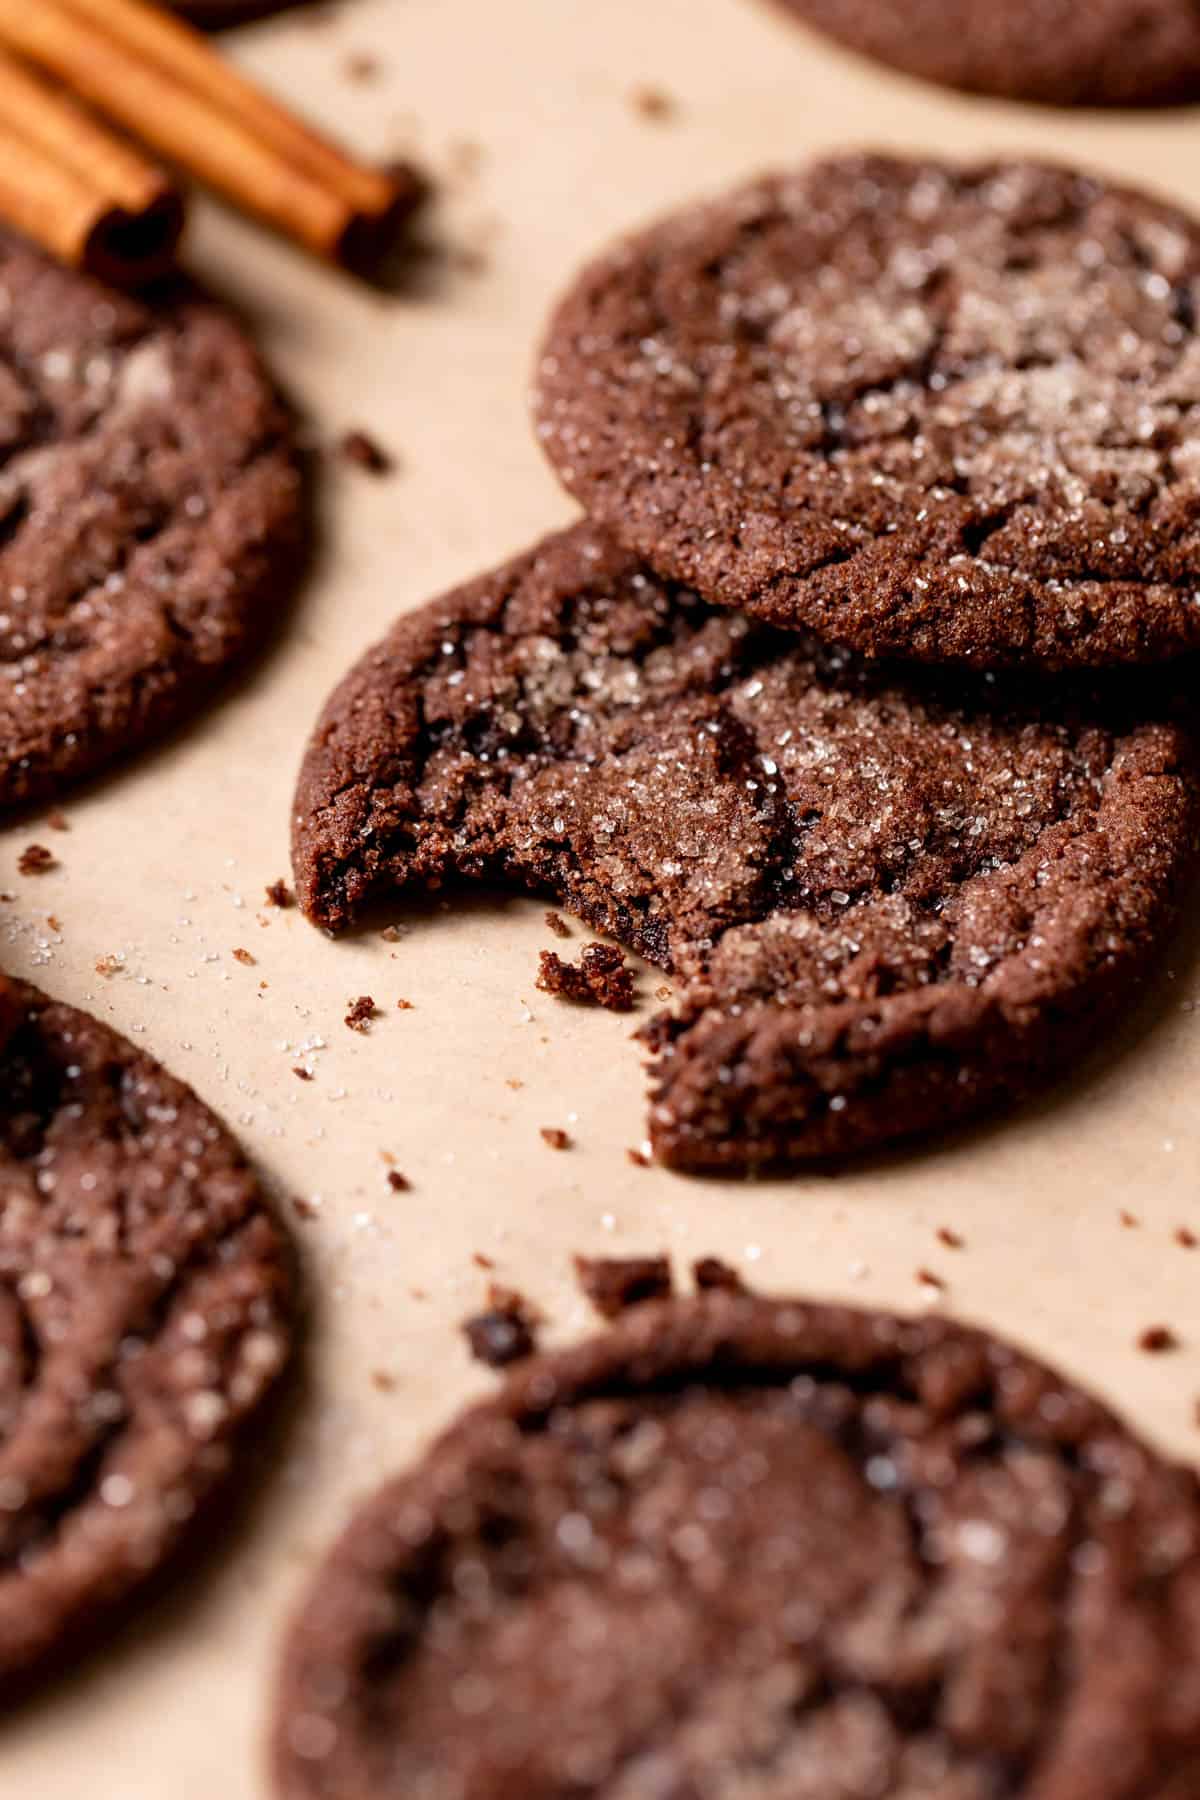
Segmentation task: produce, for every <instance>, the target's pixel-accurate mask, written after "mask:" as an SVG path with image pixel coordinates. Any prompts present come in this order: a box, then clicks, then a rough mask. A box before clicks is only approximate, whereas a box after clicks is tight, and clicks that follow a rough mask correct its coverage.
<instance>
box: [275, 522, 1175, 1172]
mask: <svg viewBox="0 0 1200 1800" xmlns="http://www.w3.org/2000/svg"><path fill="white" fill-rule="evenodd" d="M1098 685H1100V686H1103V684H1098ZM1115 685H1116V686H1119V687H1120V689H1121V690H1122V695H1123V698H1121V699H1119V700H1118V701H1116V702H1111V703H1110V702H1106V701H1105V700H1103V699H1102V698H1100V697H1094V696H1092V695H1091V694H1090V693H1083V692H1081V693H1080V694H1079V695H1077V696H1076V697H1075V698H1074V699H1071V698H1069V697H1067V696H1066V695H1065V693H1064V691H1063V688H1062V684H1059V686H1058V687H1057V688H1055V689H1054V690H1053V692H1052V693H1050V694H1047V695H1046V696H1044V697H1043V699H1041V700H1039V698H1038V693H1037V690H1036V688H1035V686H1034V685H1033V684H1032V683H1030V682H1029V681H1027V680H1026V681H1022V682H1020V683H1017V684H1015V689H1016V691H1013V692H1009V691H1007V690H1006V689H1005V688H1004V686H1003V684H1001V683H997V682H995V681H990V680H982V681H979V682H978V683H976V684H974V687H972V684H971V683H970V682H967V681H966V680H965V679H964V678H963V677H962V676H961V675H959V676H956V677H955V678H953V680H950V681H949V682H947V679H946V678H942V679H941V680H940V682H939V680H938V679H936V678H934V677H933V676H928V677H926V678H923V679H921V678H918V677H916V676H909V677H908V678H907V679H906V681H905V683H904V685H902V684H901V682H900V680H899V679H898V678H897V677H896V676H895V675H894V673H889V672H888V671H887V670H885V669H883V668H881V667H879V666H878V665H875V664H870V663H865V662H863V661H862V660H861V659H857V658H854V657H853V656H851V655H849V654H848V653H845V652H841V651H830V650H826V649H823V648H821V647H819V646H816V645H814V643H813V642H812V641H808V640H805V639H803V638H801V637H799V636H798V635H796V634H795V633H790V632H780V631H776V630H773V629H772V628H770V627H766V626H763V625H759V624H756V623H754V622H753V621H751V620H748V619H746V618H745V617H743V616H742V615H740V614H735V613H731V612H728V611H725V610H723V609H720V608H716V607H710V606H708V605H707V604H706V603H705V602H703V601H701V600H700V599H698V598H697V597H696V595H694V594H693V593H691V592H690V591H688V590H686V589H682V588H678V587H672V586H670V585H668V584H664V583H662V582H660V581H658V580H657V579H656V578H655V577H654V576H653V575H651V574H650V573H649V572H648V571H647V570H646V569H645V568H644V567H643V566H642V565H641V564H640V563H639V562H638V561H637V559H636V558H635V557H633V556H631V555H629V554H628V553H626V552H624V551H622V550H621V549H620V548H619V547H618V546H617V545H616V544H614V542H613V540H612V539H611V537H609V536H607V535H606V534H605V533H604V532H603V531H601V530H600V529H599V528H597V527H592V526H589V525H581V526H578V527H576V528H574V529H572V530H570V531H567V532H564V533H561V534H559V535H558V536H555V537H552V538H549V539H547V540H546V541H545V542H544V543H543V544H541V545H539V546H538V547H537V549H535V550H534V551H532V552H531V553H529V554H528V555H527V556H524V557H521V558H518V559H517V560H516V561H514V562H513V563H511V564H509V565H507V566H506V567H505V568H502V569H500V570H498V571H496V572H495V573H494V574H492V575H490V576H486V577H484V578H482V579H481V580H480V581H478V582H475V583H473V584H471V585H470V586H468V587H465V588H462V589H460V590H458V591H457V592H456V593H453V594H450V595H449V596H447V597H446V598H444V599H442V600H440V601H436V602H434V603H433V604H431V605H429V606H426V607H424V608H422V609H420V610H418V611H417V612H415V613H412V614H409V615H408V616H406V617H404V618H402V619H400V620H399V622H398V623H397V624H396V625H395V626H394V627H393V630H392V632H391V634H390V635H389V637H387V638H386V639H385V640H384V641H383V643H382V644H380V645H379V646H377V647H376V648H375V649H374V650H372V651H370V652H369V653H368V654H367V655H366V656H365V657H364V658H363V659H362V661H361V662H360V663H359V664H358V665H357V666H356V667H355V668H354V669H353V670H352V671H351V673H350V674H349V675H348V676H347V677H346V679H345V680H344V681H343V682H342V684H341V686H340V687H339V688H338V689H337V690H336V691H335V693H334V694H333V695H332V697H331V698H330V700H329V702H328V703H327V705H326V708H325V711H324V713H323V715H322V718H321V720H320V722H319V724H318V726H317V729H316V732H315V734H314V737H313V739H312V742H311V744H310V746H309V750H308V752H307V755H306V758H305V762H304V766H303V769H302V772H301V776H300V780H299V784H298V789H297V796H296V807H295V819H294V828H293V851H294V860H295V870H296V881H297V890H298V893H299V896H300V899H301V902H302V904H303V906H304V908H305V910H306V912H307V913H308V915H309V917H310V918H312V919H314V920H315V921H316V922H317V923H319V924H322V925H324V926H326V927H329V928H332V929H338V928H340V927H343V926H345V925H347V924H348V923H350V922H351V920H352V919H353V918H354V917H355V916H356V914H358V913H359V912H360V911H361V909H362V908H363V907H364V905H366V904H367V903H368V902H369V901H371V900H373V899H377V898H379V897H381V896H387V895H390V894H393V893H397V892H404V891H406V890H407V891H412V890H416V889H420V888H421V887H424V886H438V885H440V884H441V883H442V882H443V881H445V880H447V879H448V878H451V877H458V878H465V879H468V880H491V881H504V882H513V883H516V884H518V885H521V886H524V887H528V888H531V889H534V890H536V891H544V892H547V893H550V894H552V895H554V896H555V898H556V899H557V900H558V901H559V902H560V903H561V904H562V905H563V906H564V907H566V908H569V909H570V910H571V911H573V912H575V913H576V914H578V915H579V916H580V917H581V918H583V919H585V920H586V921H587V922H588V923H589V924H590V925H591V926H593V927H595V928H597V929H599V930H603V931H607V932H609V933H611V934H612V935H613V936H614V937H616V938H618V939H619V940H620V941H621V942H622V943H624V944H626V945H627V946H629V947H630V948H631V949H633V950H636V951H638V952H639V953H640V954H641V955H643V956H645V957H647V958H648V959H649V960H650V961H652V962H655V963H658V964H660V965H661V966H663V967H664V968H668V969H671V970H673V971H674V972H675V973H676V975H677V976H678V977H679V978H680V979H679V980H678V982H677V983H676V989H677V992H676V998H675V1001H674V1003H673V1007H672V1009H671V1010H670V1011H669V1012H664V1013H661V1014H659V1015H658V1016H657V1018H655V1019H654V1020H653V1021H652V1022H651V1024H650V1025H649V1027H648V1028H647V1036H648V1038H649V1041H650V1043H651V1045H652V1047H653V1049H654V1052H655V1059H654V1064H653V1069H652V1082H653V1106H652V1111H651V1136H652V1139H653V1142H654V1145H655V1148H656V1150H657V1153H658V1154H659V1156H660V1157H662V1158H663V1159H665V1160H666V1161H668V1162H670V1163H673V1164H675V1165H676V1166H679V1167H682V1168H692V1169H706V1168H708V1169H725V1170H739V1169H746V1168H752V1167H755V1166H759V1165H765V1164H770V1163H776V1162H787V1161H789V1160H791V1159H795V1158H804V1157H813V1156H822V1155H829V1154H839V1153H841V1152H844V1151H849V1150H856V1149H862V1148H864V1147H866V1146H867V1145H870V1144H875V1143H879V1142H883V1141H886V1140H888V1139H891V1138H896V1137H899V1136H904V1135H908V1134H911V1133H916V1132H921V1131H924V1130H927V1129H931V1128H937V1127H939V1126H945V1125H947V1124H949V1123H951V1122H953V1121H954V1120H957V1119H960V1118H963V1117H966V1116H969V1115H970V1114H972V1113H976V1112H979V1111H981V1110H983V1109H984V1108H986V1107H987V1106H990V1105H993V1104H995V1103H997V1102H999V1101H1001V1100H1003V1099H1005V1098H1007V1097H1010V1096H1015V1095H1019V1094H1022V1093H1025V1092H1028V1091H1029V1090H1030V1089H1032V1088H1037V1087H1039V1086H1041V1085H1043V1084H1044V1083H1045V1082H1046V1081H1048V1080H1049V1079H1050V1076H1051V1073H1052V1072H1053V1071H1055V1070H1056V1069H1057V1068H1058V1067H1059V1065H1061V1064H1062V1063H1063V1062H1065V1061H1067V1060H1069V1058H1070V1057H1071V1056H1072V1055H1074V1054H1076V1053H1077V1052H1078V1051H1079V1050H1080V1048H1081V1047H1082V1046H1083V1045H1084V1044H1085V1043H1086V1042H1088V1041H1089V1039H1091V1038H1092V1037H1094V1035H1095V1034H1096V1032H1097V1030H1098V1029H1100V1028H1101V1027H1102V1026H1104V1025H1107V1026H1108V1027H1109V1028H1111V1018H1110V1009H1111V1007H1112V1005H1113V1003H1114V1002H1115V1001H1116V1000H1117V999H1118V998H1119V997H1120V996H1121V995H1122V994H1123V992H1124V990H1125V989H1126V988H1127V987H1128V986H1129V985H1130V983H1131V982H1132V981H1133V980H1134V979H1135V978H1136V977H1137V975H1139V974H1140V973H1141V971H1142V970H1143V968H1144V967H1145V965H1146V964H1147V962H1148V961H1149V960H1150V958H1151V956H1152V954H1153V951H1154V949H1155V947H1156V946H1157V944H1158V942H1159V941H1160V939H1161V938H1162V936H1163V934H1164V932H1165V930H1166V928H1167V925H1168V923H1169V921H1170V918H1171V916H1172V910H1173V901H1174V899H1175V897H1176V894H1177V890H1178V887H1179V884H1180V880H1181V877H1182V875H1183V873H1184V871H1185V869H1186V867H1187V865H1188V863H1189V860H1190V858H1191V855H1192V852H1193V848H1194V839H1195V832H1196V809H1197V778H1196V772H1195V766H1194V749H1193V745H1192V742H1191V738H1190V735H1189V734H1188V732H1187V731H1186V730H1185V729H1184V727H1183V726H1182V725H1180V724H1177V723H1173V722H1171V721H1169V720H1166V719H1163V720H1160V721H1158V722H1155V719H1154V717H1153V714H1152V712H1151V711H1150V710H1149V707H1148V709H1147V713H1146V714H1145V716H1143V715H1142V714H1140V713H1139V711H1138V701H1137V698H1136V696H1135V694H1134V693H1133V692H1131V690H1133V689H1136V688H1138V687H1139V685H1140V687H1141V688H1143V689H1144V688H1146V687H1147V686H1149V687H1151V688H1153V687H1156V686H1157V685H1158V684H1157V683H1154V682H1152V681H1151V680H1150V679H1149V678H1143V679H1142V680H1141V682H1140V683H1139V682H1135V681H1134V680H1133V679H1132V678H1131V677H1128V676H1126V677H1124V678H1123V679H1122V680H1121V681H1120V683H1118V684H1115ZM1142 698H1143V699H1144V698H1145V696H1144V694H1143V695H1142Z"/></svg>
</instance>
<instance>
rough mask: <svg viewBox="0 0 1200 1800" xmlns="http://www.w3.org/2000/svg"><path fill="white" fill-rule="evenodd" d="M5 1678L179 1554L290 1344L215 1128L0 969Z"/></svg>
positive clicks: (155, 1071) (62, 1647)
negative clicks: (177, 1550) (179, 1545)
mask: <svg viewBox="0 0 1200 1800" xmlns="http://www.w3.org/2000/svg"><path fill="white" fill-rule="evenodd" d="M0 1093H2V1095H3V1100H2V1103H0V1683H4V1682H9V1681H11V1680H13V1679H14V1678H16V1677H18V1676H21V1677H25V1676H28V1675H29V1674H30V1672H31V1671H33V1670H35V1669H36V1670H37V1671H38V1672H39V1673H42V1672H45V1670H46V1669H47V1668H48V1667H49V1666H52V1665H53V1663H54V1662H55V1660H56V1658H58V1657H60V1656H67V1655H69V1654H70V1653H72V1651H73V1649H74V1647H75V1645H76V1643H77V1641H78V1639H79V1637H80V1635H81V1634H86V1633H87V1632H89V1631H90V1629H91V1628H92V1627H93V1626H94V1625H95V1624H96V1623H97V1621H98V1620H100V1619H101V1618H102V1617H103V1616H104V1615H105V1613H106V1612H107V1611H108V1609H109V1608H111V1607H113V1606H114V1605H115V1604H116V1603H118V1602H121V1601H123V1600H124V1599H125V1598H126V1596H127V1595H128V1594H129V1593H130V1591H131V1590H133V1589H134V1588H136V1587H137V1586H138V1585H139V1584H141V1583H142V1582H144V1581H145V1580H146V1579H147V1578H148V1577H149V1576H150V1575H151V1574H152V1573H154V1572H155V1571H156V1570H157V1569H158V1568H159V1567H160V1565H161V1564H162V1563H163V1562H164V1561H165V1560H166V1559H167V1558H168V1556H169V1555H170V1553H171V1552H172V1551H173V1550H174V1549H175V1547H176V1545H177V1543H178V1542H179V1540H180V1539H181V1538H182V1537H184V1536H185V1534H186V1533H187V1531H188V1530H189V1527H190V1523H191V1521H192V1519H193V1516H194V1515H195V1514H196V1513H197V1512H198V1510H199V1509H200V1507H201V1506H202V1503H203V1502H204V1501H205V1500H206V1499H207V1498H208V1497H209V1495H210V1494H211V1493H212V1492H213V1491H214V1490H215V1489H216V1487H217V1486H218V1484H219V1483H220V1482H222V1481H223V1480H224V1479H225V1478H226V1477H227V1476H228V1474H229V1472H230V1469H231V1465H232V1461H233V1454H234V1449H235V1444H236V1440H237V1435H238V1432H239V1430H240V1428H241V1427H242V1426H243V1425H244V1423H245V1421H246V1420H247V1418H248V1417H249V1415H250V1414H251V1413H253V1412H254V1411H255V1409H256V1408H257V1407H258V1406H259V1404H260V1402H261V1401H262V1399H263V1398H264V1396H265V1394H266V1392H267V1391H268V1389H269V1388H270V1387H271V1385H272V1383H273V1382H274V1380H275V1378H276V1376H277V1375H278V1373H279V1371H280V1369H281V1368H282V1367H283V1364H284V1362H285V1360H286V1355H287V1349H288V1341H289V1324H288V1320H289V1316H290V1311H291V1307H290V1287H291V1281H290V1275H289V1272H288V1259H287V1256H286V1253H285V1246H284V1242H283V1239H282V1236H281V1234H280V1232H279V1230H278V1228H277V1226H276V1225H275V1223H274V1221H273V1220H272V1219H271V1217H270V1216H269V1214H268V1212H267V1211H266V1208H265V1204H264V1202H263V1198H262V1195H261V1193H260V1190H259V1187H258V1184H257V1182H256V1181H255V1179H254V1177H253V1176H252V1174H251V1173H250V1171H249V1169H248V1168H247V1166H246V1163H245V1161H244V1159H243V1157H242V1155H241V1152H240V1151H239V1150H238V1148H237V1146H236V1145H235V1144H234V1142H233V1140H232V1139H231V1138H230V1136H229V1135H228V1133H227V1132H226V1131H225V1130H224V1128H223V1127H222V1126H221V1125H220V1124H219V1123H218V1121H217V1120H216V1119H215V1118H214V1116H213V1115H212V1113H210V1112H209V1110H208V1108H207V1107H206V1106H204V1105H203V1104H202V1102H201V1101H200V1100H198V1099H197V1097H196V1096H195V1095H194V1094H193V1093H192V1092H191V1091H190V1090H189V1089H188V1088H186V1087H184V1086H183V1084H182V1083H181V1082H178V1081H176V1080H174V1079H173V1077H171V1076H170V1075H168V1074H167V1073H166V1072H165V1071H164V1070H163V1069H161V1068H160V1067H159V1066H158V1064H156V1063H155V1062H153V1061H152V1060H151V1059H150V1058H149V1057H148V1056H146V1055H145V1054H144V1053H142V1052H140V1051H138V1050H136V1049H135V1048H134V1047H133V1045H132V1044H129V1043H127V1042H126V1041H125V1040H124V1039H123V1038H120V1037H118V1036H117V1035H116V1034H115V1033H114V1032H112V1031H110V1030H109V1029H108V1027H107V1026H105V1025H102V1024H100V1023H99V1022H98V1021H97V1020H95V1019H93V1018H90V1017H88V1015H87V1014H85V1013H81V1012H77V1011H76V1010H75V1009H74V1008H72V1007H68V1006H62V1005H58V1004H56V1003H55V1002H52V1001H50V1000H48V999H47V998H46V997H45V996H44V995H42V994H39V993H38V992H37V991H36V990H35V989H33V988H30V987H28V986H26V985H25V984H24V983H22V982H16V981H7V980H5V979H3V978H0Z"/></svg>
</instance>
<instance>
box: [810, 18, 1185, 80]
mask: <svg viewBox="0 0 1200 1800" xmlns="http://www.w3.org/2000/svg"><path fill="white" fill-rule="evenodd" d="M780 4H782V5H783V6H785V7H787V8H788V9H789V10H790V11H792V12H794V13H798V14H799V15H800V17H801V18H802V19H804V20H805V21H806V22H807V23H808V24H810V25H815V26H816V27H817V28H818V29H819V30H821V31H825V32H827V33H828V34H829V35H830V36H831V37H834V38H837V39H839V40H840V41H841V42H842V43H843V44H846V45H848V46H849V48H850V49H852V50H858V51H861V52H862V53H863V54H864V55H866V56H873V57H876V58H877V59H878V60H879V61H880V62H885V63H890V64H891V65H892V66H893V67H894V68H897V69H902V70H904V71H905V73H906V74H909V75H919V76H922V77H923V78H924V79H925V80H927V81H938V82H943V83H945V84H947V85H948V86H950V87H956V88H964V89H966V90H967V92H969V93H974V94H997V95H1001V96H1005V97H1007V98H1010V99H1013V100H1036V101H1041V102H1043V103H1044V104H1047V105H1051V106H1078V105H1086V106H1145V105H1163V104H1167V103H1171V102H1180V101H1185V100H1194V99H1196V98H1197V96H1200V8H1197V6H1196V4H1195V0H1088V4H1087V5H1086V6H1080V5H1079V4H1078V3H1077V0H1006V3H1005V5H1003V6H996V5H994V4H993V3H992V0H780Z"/></svg>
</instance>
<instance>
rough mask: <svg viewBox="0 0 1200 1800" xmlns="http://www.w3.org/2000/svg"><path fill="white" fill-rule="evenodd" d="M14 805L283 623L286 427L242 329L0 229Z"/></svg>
mask: <svg viewBox="0 0 1200 1800" xmlns="http://www.w3.org/2000/svg"><path fill="white" fill-rule="evenodd" d="M0 356H2V359H3V366H2V367H0V453H2V457H0V460H2V462H3V467H2V469H0V671H2V673H3V675H4V677H5V679H4V680H3V682H0V806H5V805H12V804H14V803H17V802H23V801H28V800H34V799H42V798H45V797H46V796H47V795H50V794H54V793H57V792H58V791H59V790H60V789H61V788H62V787H63V786H64V785H65V784H66V783H67V782H68V781H70V780H72V779H74V778H75V777H77V776H79V775H82V774H85V773H87V772H89V771H90V770H92V769H95V768H97V767H98V766H99V765H100V764H102V763H105V762H107V761H108V760H109V759H110V758H111V757H113V756H115V755H116V754H117V753H119V752H121V751H124V750H126V749H128V748H130V747H132V746H134V745H137V744H139V743H141V742H143V741H144V740H145V739H147V738H149V737H151V736H152V735H154V734H156V733H159V732H161V731H162V730H164V729H165V728H166V727H167V726H169V725H171V724H172V723H174V722H175V721H176V720H177V719H179V718H180V717H181V715H183V714H184V713H185V712H187V711H188V710H190V709H191V708H192V707H193V706H194V705H195V704H196V702H197V701H198V700H199V699H200V698H201V697H202V696H203V695H205V694H206V693H207V692H208V690H209V689H210V688H211V687H212V685H213V683H214V681H215V679H216V677H218V676H219V675H220V674H222V673H223V672H224V671H225V670H226V669H227V667H228V666H229V664H230V663H231V662H232V661H233V660H234V658H235V657H236V656H237V655H238V654H239V653H240V652H241V651H242V649H243V648H244V647H245V645H246V644H247V642H248V640H249V639H250V638H251V636H252V635H253V634H254V633H255V632H257V631H261V629H262V628H263V627H264V625H265V624H266V623H268V622H269V621H271V620H272V619H273V618H275V617H276V616H277V615H278V611H279V608H280V606H281V604H282V602H283V601H284V599H285V598H286V597H287V594H288V592H289V588H290V585H291V583H292V580H293V577H294V573H295V566H296V561H297V555H296V552H297V548H298V544H299V539H300V525H301V513H302V507H301V495H300V483H299V478H298V474H297V469H296V466H295V460H294V456H293V451H292V445H291V439H290V428H289V425H288V422H287V420H286V418H285V415H284V413H283V410H282V408H281V406H280V404H279V402H278V400H277V398H276V396H275V394H274V392H273V390H272V388H271V385H270V382H269V381H268V379H267V377H266V375H265V374H264V372H263V370H262V368H261V366H260V364H259V362H258V359H257V357H256V355H255V352H254V350H253V347H252V346H251V344H250V342H249V340H248V339H247V337H246V336H245V334H244V332H243V331H242V329H241V327H240V326H239V325H238V324H236V323H235V321H234V320H233V318H232V317H230V315H228V314H227V313H226V312H224V311H223V310H222V309H221V308H220V307H218V306H216V305H213V304H212V303H210V302H208V301H206V300H204V299H202V298H200V297H198V296H196V295H194V294H189V293H183V292H178V293H176V294H175V295H174V296H173V297H170V298H164V299H163V300H162V301H161V303H159V304H156V305H148V304H143V303H142V302H141V301H139V300H136V299H133V298H131V297H129V296H128V295H125V294H118V293H114V292H111V291H110V290H109V289H107V288H104V287H102V286H99V285H98V284H97V283H95V282H93V281H90V280H88V279H86V278H84V277H83V276H80V275H76V274H72V273H70V272H68V271H67V270H65V269H61V268H59V267H58V266H57V265H56V264H54V263H51V262H48V261H47V260H46V259H44V258H43V257H42V256H41V255H40V254H39V253H38V252H37V251H36V250H34V249H32V248H31V247H30V246H29V245H27V244H26V243H24V242H23V241H22V240H21V239H19V238H16V237H13V236H11V235H8V234H4V233H0Z"/></svg>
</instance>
